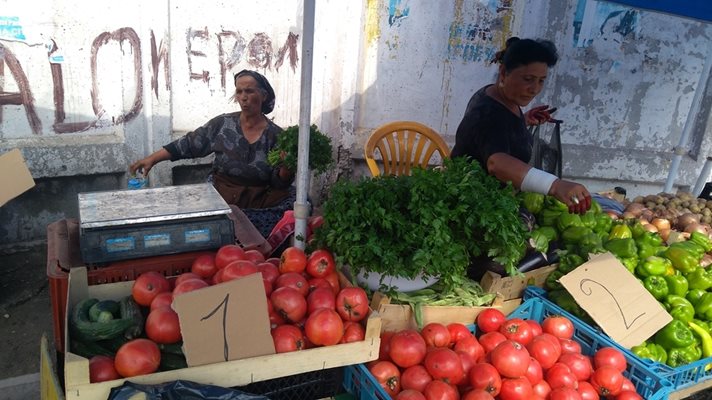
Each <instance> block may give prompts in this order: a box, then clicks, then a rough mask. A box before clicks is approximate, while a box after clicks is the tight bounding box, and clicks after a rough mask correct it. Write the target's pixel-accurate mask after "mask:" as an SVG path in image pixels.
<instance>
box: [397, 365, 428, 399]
mask: <svg viewBox="0 0 712 400" xmlns="http://www.w3.org/2000/svg"><path fill="white" fill-rule="evenodd" d="M432 380H433V377H432V376H430V374H429V373H428V370H427V369H425V367H424V366H423V364H418V365H413V366H412V367H408V368H406V369H405V370H403V372H402V373H401V387H402V388H403V389H412V390H417V391H419V392H422V391H423V390H425V386H427V385H428V383H430V381H432Z"/></svg>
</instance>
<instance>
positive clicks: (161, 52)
mask: <svg viewBox="0 0 712 400" xmlns="http://www.w3.org/2000/svg"><path fill="white" fill-rule="evenodd" d="M161 60H163V71H164V74H165V76H164V77H165V79H166V90H168V91H169V92H170V90H171V60H170V58H168V46H167V45H165V44H164V43H163V40H161V44H160V45H159V46H158V47H156V35H155V34H154V33H153V30H151V73H152V75H151V89H153V91H154V93H156V98H158V67H159V65H161Z"/></svg>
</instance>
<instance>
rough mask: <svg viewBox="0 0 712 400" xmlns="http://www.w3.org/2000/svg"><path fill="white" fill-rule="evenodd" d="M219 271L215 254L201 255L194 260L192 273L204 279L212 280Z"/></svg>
mask: <svg viewBox="0 0 712 400" xmlns="http://www.w3.org/2000/svg"><path fill="white" fill-rule="evenodd" d="M217 271H218V267H217V266H216V265H215V254H213V253H207V254H202V255H199V256H198V257H196V258H195V260H193V265H191V267H190V272H192V273H194V274H196V275H198V276H200V277H201V278H203V279H208V278H212V276H213V275H215V273H216V272H217Z"/></svg>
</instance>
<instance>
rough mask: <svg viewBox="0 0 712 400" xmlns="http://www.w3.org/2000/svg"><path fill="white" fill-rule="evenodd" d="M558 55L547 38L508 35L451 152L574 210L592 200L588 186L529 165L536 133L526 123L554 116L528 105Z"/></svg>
mask: <svg viewBox="0 0 712 400" xmlns="http://www.w3.org/2000/svg"><path fill="white" fill-rule="evenodd" d="M557 60H558V55H557V52H556V47H555V46H554V44H553V43H551V42H550V41H546V40H533V39H519V38H517V37H512V38H510V39H509V40H507V44H506V47H505V49H504V50H502V51H500V52H498V53H497V55H496V56H495V59H494V60H493V62H496V63H498V64H499V71H498V75H497V80H496V82H495V83H493V84H488V85H486V86H484V87H482V88H481V89H480V90H478V91H477V92H476V93H475V94H474V95H473V96H472V98H471V99H470V101H469V103H468V104H467V109H466V111H465V116H464V117H463V118H462V121H461V122H460V125H459V126H458V128H457V133H456V138H455V146H454V147H453V149H452V152H451V157H462V156H468V157H471V158H473V159H475V160H477V161H478V162H479V163H480V165H482V167H483V168H485V170H486V171H488V173H489V174H490V175H492V176H494V177H496V178H497V179H499V180H500V181H502V182H512V184H513V185H514V187H515V188H517V189H519V190H522V191H528V192H536V193H542V194H545V195H551V196H554V197H556V198H557V199H558V200H560V201H562V202H563V203H565V204H566V205H567V206H568V207H569V210H570V211H571V212H574V213H584V212H586V210H588V209H589V207H590V206H591V194H590V193H589V191H588V190H587V189H586V187H585V186H583V185H581V184H578V183H575V182H571V181H567V180H563V179H559V178H557V177H556V176H554V175H552V174H550V173H548V172H546V171H543V170H540V169H537V168H533V167H531V166H530V165H529V164H528V163H529V160H530V158H531V155H532V144H533V138H532V135H531V134H530V133H529V130H528V129H527V126H528V125H535V124H541V123H544V122H547V121H550V120H551V112H552V111H553V109H550V108H549V106H548V105H542V106H538V107H533V108H532V109H530V110H529V111H527V112H526V113H524V112H522V107H526V106H527V105H529V103H530V102H531V101H532V100H533V99H534V97H536V95H538V94H539V92H541V90H542V88H543V86H544V81H545V79H546V77H547V73H548V71H549V67H553V66H554V65H555V64H556V61H557Z"/></svg>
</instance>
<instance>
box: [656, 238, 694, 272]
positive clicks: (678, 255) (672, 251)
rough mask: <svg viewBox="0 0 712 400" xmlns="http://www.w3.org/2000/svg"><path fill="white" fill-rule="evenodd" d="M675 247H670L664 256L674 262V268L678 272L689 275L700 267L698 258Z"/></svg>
mask: <svg viewBox="0 0 712 400" xmlns="http://www.w3.org/2000/svg"><path fill="white" fill-rule="evenodd" d="M678 243H679V242H678ZM673 245H674V243H673ZM673 245H670V247H668V249H667V250H665V252H664V253H663V256H664V257H665V258H667V259H668V260H670V262H672V266H673V267H674V268H675V269H676V270H678V271H680V272H682V273H683V274H687V273H689V272H692V271H693V270H694V269H695V268H697V267H698V266H699V258H698V257H696V256H694V255H693V254H692V253H690V252H689V251H688V250H686V249H683V248H680V247H674V246H673Z"/></svg>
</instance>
